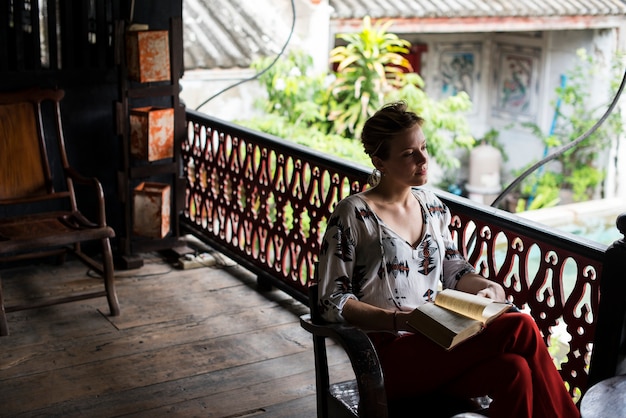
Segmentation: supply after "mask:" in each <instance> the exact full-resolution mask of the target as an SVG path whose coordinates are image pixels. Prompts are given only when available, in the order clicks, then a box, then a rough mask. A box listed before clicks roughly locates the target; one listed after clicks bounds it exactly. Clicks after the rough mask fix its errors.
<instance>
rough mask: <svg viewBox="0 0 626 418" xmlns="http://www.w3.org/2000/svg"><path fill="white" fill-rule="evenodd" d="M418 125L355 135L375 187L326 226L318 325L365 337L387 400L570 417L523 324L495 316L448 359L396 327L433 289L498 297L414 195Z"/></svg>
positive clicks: (432, 200) (544, 355)
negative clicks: (467, 403)
mask: <svg viewBox="0 0 626 418" xmlns="http://www.w3.org/2000/svg"><path fill="white" fill-rule="evenodd" d="M422 123H423V120H422V118H420V117H419V116H417V115H416V114H415V113H413V112H410V111H408V110H407V107H406V104H405V103H403V102H398V103H392V104H389V105H386V106H385V107H383V108H382V109H381V110H379V111H378V112H377V113H376V114H375V115H374V116H372V117H371V118H370V119H369V120H368V121H367V122H366V123H365V126H364V128H363V133H362V138H361V139H362V143H363V147H364V150H365V152H366V153H367V154H368V155H369V156H370V157H371V161H372V163H373V165H374V167H375V170H374V174H373V177H375V178H376V180H377V181H374V182H370V184H371V185H372V186H373V187H371V188H369V189H368V190H366V191H364V192H362V193H358V194H356V195H352V196H349V197H347V198H345V199H343V200H342V201H341V202H339V203H338V204H337V207H336V209H335V211H334V212H333V214H332V216H331V217H330V219H329V221H328V228H327V230H326V233H325V235H324V239H323V245H322V249H323V250H322V252H321V254H320V260H319V277H320V286H319V289H320V304H321V312H322V315H323V316H324V318H325V319H327V320H329V321H333V322H339V321H347V322H349V323H350V324H352V325H355V326H357V327H360V328H362V329H365V330H367V331H368V332H369V336H370V338H371V340H372V342H373V343H374V345H375V346H376V349H377V352H378V355H379V357H380V360H381V364H382V367H383V371H384V375H385V389H386V391H387V396H388V398H389V399H399V398H404V397H408V396H412V395H419V394H427V393H430V392H433V391H444V392H446V393H450V394H453V395H458V396H463V397H477V396H484V395H488V396H490V397H491V398H492V399H493V401H492V403H491V405H490V412H489V413H490V416H492V417H507V418H510V417H541V418H547V417H550V418H555V417H567V418H571V417H578V416H579V412H578V409H577V408H576V406H575V405H574V403H573V401H572V399H571V397H570V395H569V393H568V392H567V390H566V389H565V385H564V383H563V381H562V379H561V377H560V375H559V373H558V371H557V370H556V368H555V366H554V364H553V362H552V359H551V357H550V355H549V353H548V351H547V349H546V346H545V344H544V342H543V340H542V338H541V335H540V333H539V330H538V329H537V327H536V325H535V323H534V321H533V319H532V318H531V317H530V316H529V315H526V314H522V313H506V314H504V315H502V316H501V317H500V318H498V319H497V320H495V321H494V322H492V323H491V324H490V325H489V326H488V327H487V328H486V329H485V330H484V331H483V332H482V333H480V334H478V335H477V336H475V337H473V338H471V339H469V340H467V341H465V342H463V343H462V344H460V345H459V346H457V347H455V348H453V349H452V350H449V351H446V350H444V349H442V348H440V347H439V346H438V345H437V344H435V343H433V342H432V341H431V340H429V339H428V338H426V337H424V336H423V335H421V334H419V333H412V332H411V329H410V328H409V327H408V326H407V325H406V322H407V321H408V320H409V318H411V316H412V315H414V313H413V312H414V308H415V307H416V306H418V305H420V304H422V303H427V302H430V301H432V300H433V299H434V297H435V296H436V293H437V291H438V290H439V289H440V288H444V289H445V288H453V289H457V290H460V291H464V292H468V293H473V294H478V295H482V296H485V297H488V298H491V299H495V300H504V299H505V293H504V289H503V288H502V286H500V285H499V284H498V283H495V282H493V281H490V280H487V279H486V278H484V277H482V276H480V275H478V274H476V273H475V271H474V269H473V267H472V266H471V265H470V264H469V263H468V262H467V261H466V260H465V259H464V258H463V257H462V255H461V254H460V253H459V251H458V250H457V249H456V247H455V244H454V242H453V241H452V239H451V236H450V232H449V229H448V224H449V222H450V212H449V210H448V208H447V207H446V206H445V205H444V204H443V203H442V202H441V201H440V200H439V199H438V198H437V197H436V196H435V195H434V194H433V193H432V192H430V191H428V190H425V189H419V188H416V187H417V186H422V185H424V184H425V183H426V180H427V177H428V152H427V149H426V139H425V138H424V133H423V132H422V129H421V125H422Z"/></svg>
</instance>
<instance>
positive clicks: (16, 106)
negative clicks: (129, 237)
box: [0, 89, 120, 335]
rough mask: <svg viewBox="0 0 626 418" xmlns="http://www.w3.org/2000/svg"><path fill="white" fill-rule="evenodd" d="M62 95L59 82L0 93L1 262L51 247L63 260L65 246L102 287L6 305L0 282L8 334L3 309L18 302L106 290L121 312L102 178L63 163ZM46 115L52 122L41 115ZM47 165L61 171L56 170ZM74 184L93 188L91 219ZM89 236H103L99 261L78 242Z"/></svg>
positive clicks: (0, 323) (1, 326) (47, 252)
mask: <svg viewBox="0 0 626 418" xmlns="http://www.w3.org/2000/svg"><path fill="white" fill-rule="evenodd" d="M63 96H64V92H63V91H62V90H39V89H32V90H26V91H20V92H12V93H0V262H9V261H17V260H24V259H30V258H38V257H46V256H54V255H56V256H58V257H61V258H60V259H61V260H62V257H63V256H64V254H65V253H66V252H68V251H70V252H72V253H73V254H75V255H76V256H77V258H78V259H80V260H81V261H83V262H84V263H85V264H86V265H88V266H89V267H90V268H92V269H93V270H94V271H96V272H97V273H99V274H100V275H101V276H102V277H103V278H104V289H103V290H102V291H97V292H90V293H86V294H85V293H83V294H75V295H71V296H66V297H56V298H50V299H46V300H39V301H31V302H29V303H25V304H23V305H17V306H4V296H3V293H2V286H1V284H0V335H8V334H9V329H8V325H7V317H6V313H7V312H13V311H19V310H23V309H32V308H38V307H44V306H50V305H55V304H59V303H66V302H72V301H77V300H84V299H90V298H96V297H103V296H106V298H107V301H108V305H109V309H110V313H111V315H113V316H116V315H119V313H120V309H119V304H118V300H117V295H116V293H115V283H114V271H113V256H112V252H111V244H110V239H111V238H112V237H114V236H115V232H114V231H113V229H112V228H111V227H109V226H107V224H106V217H105V205H104V193H103V190H102V186H101V184H100V182H99V181H98V180H97V179H95V178H87V177H83V176H81V175H80V174H78V173H77V172H76V171H75V170H74V169H73V168H72V167H70V165H69V163H68V159H67V155H66V152H65V143H64V138H63V128H62V124H61V110H60V101H61V99H62V98H63ZM44 109H46V110H44ZM48 110H50V112H48ZM49 120H50V125H52V126H48V124H47V123H46V124H45V123H44V122H47V121H49ZM52 120H53V122H52ZM44 125H45V126H44ZM48 135H52V136H54V135H56V141H53V140H52V139H50V140H46V138H47V136H48ZM49 148H50V149H49ZM51 168H52V169H55V168H56V169H57V170H53V171H54V172H57V171H58V172H60V173H62V174H60V175H59V176H58V177H55V176H54V175H53V174H52V173H53V171H51ZM78 185H81V186H82V185H84V186H88V187H90V188H91V189H92V190H93V196H94V199H95V202H96V208H97V212H98V213H97V219H95V220H94V221H91V220H89V219H87V218H86V217H85V216H84V215H83V214H82V213H81V212H80V211H79V209H78V205H77V200H76V195H75V187H76V186H78ZM57 189H58V190H57ZM49 208H52V209H49ZM87 241H100V244H101V246H102V261H101V262H99V261H97V260H95V259H94V258H92V257H90V256H88V255H87V254H86V253H84V252H83V251H82V249H81V243H83V242H87Z"/></svg>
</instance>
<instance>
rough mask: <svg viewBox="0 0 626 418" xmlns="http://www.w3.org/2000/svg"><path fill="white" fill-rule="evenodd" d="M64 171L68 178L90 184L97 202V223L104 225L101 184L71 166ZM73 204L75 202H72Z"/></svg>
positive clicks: (104, 216)
mask: <svg viewBox="0 0 626 418" xmlns="http://www.w3.org/2000/svg"><path fill="white" fill-rule="evenodd" d="M65 173H66V175H67V177H68V178H69V179H71V180H72V181H73V182H74V183H76V184H81V185H85V186H90V187H91V188H92V189H94V190H95V194H96V199H97V202H98V225H99V226H100V227H104V226H106V224H107V223H106V210H105V205H104V190H103V189H102V184H101V183H100V181H99V180H98V179H97V178H95V177H87V176H84V175H82V174H80V173H79V172H78V171H76V170H75V169H74V168H72V167H67V168H66V169H65ZM74 204H76V203H75V202H74ZM76 209H77V208H76Z"/></svg>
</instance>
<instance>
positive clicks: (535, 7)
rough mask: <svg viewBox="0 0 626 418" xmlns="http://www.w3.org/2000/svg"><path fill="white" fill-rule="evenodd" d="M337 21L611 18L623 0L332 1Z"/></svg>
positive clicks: (620, 11) (623, 8)
mask: <svg viewBox="0 0 626 418" xmlns="http://www.w3.org/2000/svg"><path fill="white" fill-rule="evenodd" d="M329 2H330V5H331V6H332V7H333V8H334V11H333V19H351V18H356V19H360V18H363V17H364V16H366V15H369V16H371V17H373V18H420V17H421V18H424V17H427V18H435V17H532V16H541V17H548V16H611V15H624V14H626V2H625V1H623V0H329Z"/></svg>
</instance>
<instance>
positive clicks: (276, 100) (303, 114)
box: [252, 51, 329, 126]
mask: <svg viewBox="0 0 626 418" xmlns="http://www.w3.org/2000/svg"><path fill="white" fill-rule="evenodd" d="M272 61H273V59H271V58H262V59H260V60H257V61H255V62H253V63H252V68H254V69H255V70H257V71H262V70H263V69H266V68H267V70H266V71H265V72H264V73H262V74H261V76H259V78H258V80H259V83H260V84H261V85H262V86H263V87H265V91H266V92H267V98H263V99H258V100H257V102H256V106H257V107H258V108H260V109H262V110H264V111H265V112H267V113H269V114H274V115H279V116H283V117H285V118H286V120H287V121H289V122H290V123H292V124H297V125H304V126H312V125H324V124H325V123H326V113H327V108H326V103H327V101H328V99H327V96H328V94H329V93H328V91H327V88H326V77H325V75H323V74H313V72H312V67H313V59H312V58H311V57H310V56H309V55H306V54H305V53H304V52H302V51H290V52H289V53H288V54H287V56H286V58H285V59H280V60H277V61H276V63H275V64H274V65H273V66H271V67H269V68H268V66H269V65H270V63H271V62H272Z"/></svg>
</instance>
